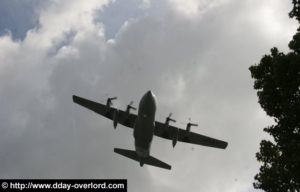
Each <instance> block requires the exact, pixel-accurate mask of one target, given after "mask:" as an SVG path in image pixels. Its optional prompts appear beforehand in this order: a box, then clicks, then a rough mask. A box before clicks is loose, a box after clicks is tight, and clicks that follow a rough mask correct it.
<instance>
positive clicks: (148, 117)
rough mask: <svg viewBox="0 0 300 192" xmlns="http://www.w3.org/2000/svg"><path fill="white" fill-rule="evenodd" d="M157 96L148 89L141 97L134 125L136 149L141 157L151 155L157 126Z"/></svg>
mask: <svg viewBox="0 0 300 192" xmlns="http://www.w3.org/2000/svg"><path fill="white" fill-rule="evenodd" d="M155 111H156V98H155V95H154V94H153V93H152V91H148V92H147V93H146V94H145V95H144V96H143V97H142V99H141V101H140V103H139V108H138V115H137V119H136V122H135V125H134V131H133V135H134V140H135V141H134V143H135V151H136V153H137V155H138V156H139V157H140V158H141V159H144V158H147V157H149V155H150V147H151V141H152V139H153V132H154V128H155Z"/></svg>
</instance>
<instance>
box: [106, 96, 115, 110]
mask: <svg viewBox="0 0 300 192" xmlns="http://www.w3.org/2000/svg"><path fill="white" fill-rule="evenodd" d="M116 99H117V97H110V98H108V99H107V101H106V107H107V108H110V106H111V105H112V104H113V103H112V101H113V100H116Z"/></svg>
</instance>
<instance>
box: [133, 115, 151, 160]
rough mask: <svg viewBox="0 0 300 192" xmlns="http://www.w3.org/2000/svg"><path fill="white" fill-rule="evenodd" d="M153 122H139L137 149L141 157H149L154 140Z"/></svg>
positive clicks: (136, 136) (136, 135)
mask: <svg viewBox="0 0 300 192" xmlns="http://www.w3.org/2000/svg"><path fill="white" fill-rule="evenodd" d="M153 125H154V124H153V122H151V121H147V120H146V119H143V120H140V121H138V122H137V124H136V127H135V149H136V152H137V154H138V155H139V156H140V157H144V158H145V157H148V156H149V154H150V147H151V141H152V139H153V129H154V126H153Z"/></svg>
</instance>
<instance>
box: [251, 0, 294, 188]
mask: <svg viewBox="0 0 300 192" xmlns="http://www.w3.org/2000/svg"><path fill="white" fill-rule="evenodd" d="M293 4H294V8H293V10H292V11H291V12H290V14H289V15H290V17H295V18H296V19H297V20H298V21H299V23H300V0H293ZM289 48H290V49H291V51H290V52H289V53H287V54H284V53H282V52H279V51H278V49H277V48H276V47H274V48H272V49H271V54H268V55H265V56H263V58H262V59H261V60H260V63H259V64H257V65H253V66H251V67H250V68H249V70H250V72H251V76H252V78H254V79H255V81H254V89H256V90H257V96H258V99H259V104H260V105H261V107H262V108H263V109H264V110H265V112H266V113H267V115H269V116H271V117H273V118H274V120H275V125H271V126H269V127H266V128H264V131H265V132H267V133H269V134H270V135H271V136H272V137H273V139H274V141H267V140H262V141H261V143H260V152H258V153H257V154H256V158H257V160H258V161H259V162H261V163H262V166H261V167H260V172H259V173H258V174H257V175H256V176H255V180H256V181H255V183H253V186H254V188H257V189H263V190H265V191H268V192H273V191H278V192H288V191H290V192H299V191H300V28H299V29H298V30H297V33H296V34H295V35H294V36H293V40H291V41H290V43H289Z"/></svg>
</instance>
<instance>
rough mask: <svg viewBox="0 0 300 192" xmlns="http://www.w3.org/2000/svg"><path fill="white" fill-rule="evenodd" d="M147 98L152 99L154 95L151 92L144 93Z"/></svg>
mask: <svg viewBox="0 0 300 192" xmlns="http://www.w3.org/2000/svg"><path fill="white" fill-rule="evenodd" d="M146 95H147V97H153V96H154V94H153V92H152V91H151V90H149V91H148V92H147V93H146Z"/></svg>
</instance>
